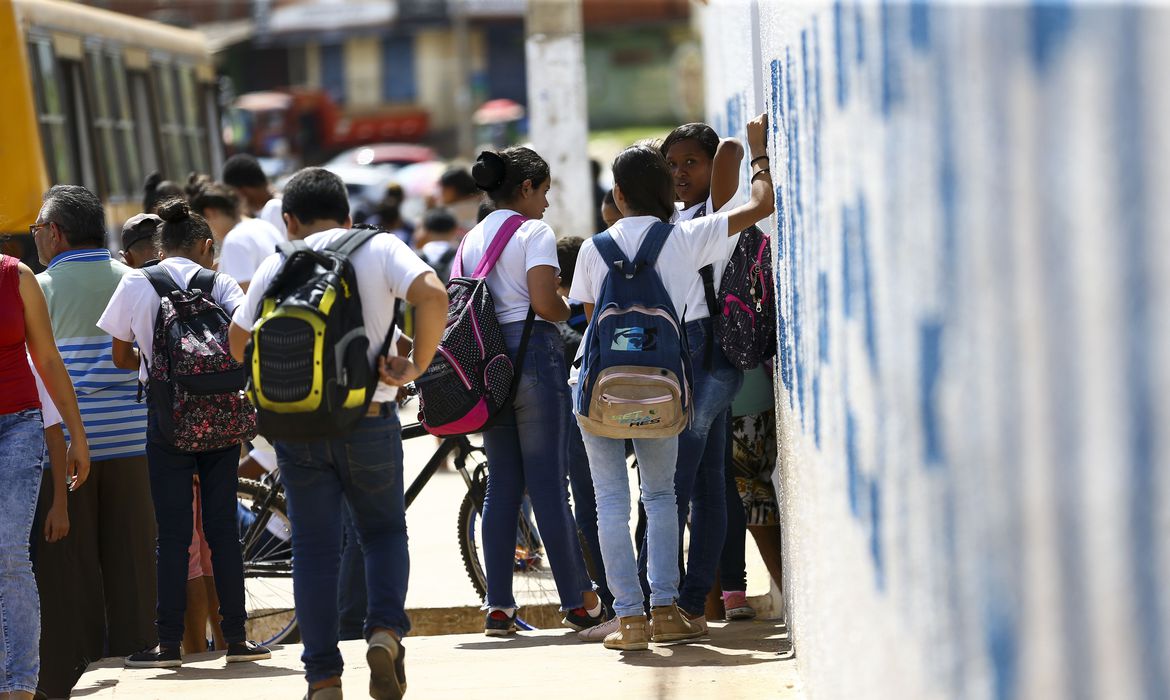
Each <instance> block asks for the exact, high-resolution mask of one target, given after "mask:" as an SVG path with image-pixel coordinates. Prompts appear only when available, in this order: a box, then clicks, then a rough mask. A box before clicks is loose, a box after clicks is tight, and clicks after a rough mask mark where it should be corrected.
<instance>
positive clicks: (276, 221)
mask: <svg viewBox="0 0 1170 700" xmlns="http://www.w3.org/2000/svg"><path fill="white" fill-rule="evenodd" d="M283 210H284V204H283V202H282V201H281V199H280V197H273V198H272V199H270V200H268V201H267V202H265V203H264V206H263V207H261V208H260V211H259V213H257V214H256V218H257V219H260V220H261V221H267V222H268V223H270V224H272V227H273V228H275V229H276V230H277V231H279V232H280V235H281V236H283V237H284V238H285V239H286V240H287V239H288V229H287V228H286V227H285V225H284V216H282V214H283V213H284V211H283Z"/></svg>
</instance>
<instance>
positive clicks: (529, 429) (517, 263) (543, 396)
mask: <svg viewBox="0 0 1170 700" xmlns="http://www.w3.org/2000/svg"><path fill="white" fill-rule="evenodd" d="M471 175H472V177H473V178H474V180H475V184H476V187H478V188H479V189H481V190H483V191H484V192H485V193H487V195H488V197H489V198H490V199H491V201H492V204H493V206H494V207H495V210H494V211H492V212H491V213H490V214H488V215H487V216H486V217H484V219H483V220H482V221H481V222H480V223H479V224H477V225H476V226H475V227H474V228H472V229H471V231H469V232H468V233H467V235H466V236H465V237H464V239H463V243H462V244H461V246H460V251H459V254H460V255H461V258H460V260H461V262H462V266H463V269H464V270H468V271H470V270H474V269H475V267H476V265H477V264H478V263H479V261H480V259H481V258H483V256H484V254H485V253H486V251H487V250H488V247H489V246H490V245H491V244H492V242H493V241H494V240H495V239H496V237H497V236H501V235H502V236H510V238H509V239H508V242H507V244H506V245H505V246H504V248H503V252H502V253H501V254H500V257H499V259H498V260H497V262H496V264H495V266H494V267H493V268H492V269H491V271H490V272H489V273H488V275H487V285H488V289H489V290H491V293H492V298H493V300H494V301H495V306H496V315H497V317H498V318H499V321H500V326H501V328H502V329H503V333H504V341H505V343H506V344H507V346H508V350H509V351H510V352H511V353H512V356H513V358H514V362H516V363H518V364H519V363H523V367H522V368H521V371H520V374H519V376H518V377H517V378H516V385H515V396H514V398H513V400H512V405H511V406H508V407H506V408H505V409H504V410H503V411H501V412H500V414H499V416H498V419H497V420H496V422H495V423H494V425H493V426H492V427H491V428H490V429H488V430H487V431H485V432H484V448H485V449H486V450H487V454H488V459H489V460H490V461H491V464H492V469H491V471H490V472H489V473H488V485H487V494H486V496H485V498H484V507H483V539H484V564H485V568H486V570H487V571H486V574H487V600H485V601H484V609H485V610H486V611H487V616H486V619H485V622H484V633H485V634H487V635H489V636H504V635H507V634H511V633H512V632H515V631H516V622H515V615H516V607H517V606H516V599H515V597H514V596H513V594H512V572H513V569H514V568H515V557H516V520H517V518H518V517H519V514H520V504H521V501H522V499H523V497H524V492H525V490H527V492H528V495H529V498H530V499H531V500H532V508H533V511H534V513H535V515H536V524H537V527H538V528H539V529H540V536H541V539H542V540H543V541H544V545H545V549H546V552H547V555H548V558H549V562H550V564H551V566H552V571H553V578H554V579H555V581H556V585H557V591H558V592H559V594H560V598H561V609H562V610H563V611H564V612H565V618H564V620H563V622H564V623H565V624H566V625H568V626H570V627H572V628H574V629H577V630H581V629H585V628H588V627H592V626H595V625H597V624H599V623H600V622H602V614H603V613H602V606H601V601H600V599H599V598H598V597H597V594H596V593H594V591H593V586H592V584H591V583H590V581H589V578H588V575H587V574H586V570H585V561H584V559H583V557H582V555H581V545H580V542H579V541H578V538H577V529H576V526H575V525H574V521H573V516H572V512H571V511H570V510H569V491H568V467H567V448H568V432H567V428H568V425H567V422H566V420H565V417H566V415H568V414H569V412H570V411H571V407H570V405H569V390H568V385H567V383H566V381H567V378H568V371H567V368H566V366H565V358H564V347H563V341H562V340H561V336H560V333H559V332H558V330H557V328H556V326H554V325H553V324H554V323H556V322H558V321H564V320H567V319H568V318H569V307H568V305H567V304H566V303H565V300H564V299H563V298H562V297H561V296H560V295H559V294H557V283H558V277H557V273H558V272H559V271H560V268H559V266H558V264H557V245H556V234H554V233H553V230H552V229H551V228H550V227H549V226H548V224H546V223H544V222H543V221H541V219H542V218H543V217H544V212H545V210H546V209H547V208H548V190H549V186H550V184H551V183H550V174H549V168H548V163H546V162H545V161H544V159H543V158H541V157H540V155H538V154H537V153H536V152H535V151H533V150H532V149H529V148H523V147H513V148H508V149H506V150H504V151H500V152H498V153H497V152H495V151H484V152H483V153H481V154H480V155H479V158H478V159H477V160H476V162H475V165H474V167H472V169H471ZM517 224H518V226H517ZM510 231H511V233H510ZM526 330H527V331H528V333H527V334H526ZM526 335H527V343H526V344H525V343H524V342H523V341H524V339H525V336H526ZM522 345H523V353H522V354H523V356H522V357H521V350H522Z"/></svg>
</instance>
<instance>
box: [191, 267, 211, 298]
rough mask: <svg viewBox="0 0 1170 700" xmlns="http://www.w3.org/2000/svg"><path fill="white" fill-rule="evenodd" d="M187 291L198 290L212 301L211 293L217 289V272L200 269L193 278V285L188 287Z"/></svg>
mask: <svg viewBox="0 0 1170 700" xmlns="http://www.w3.org/2000/svg"><path fill="white" fill-rule="evenodd" d="M187 289H198V290H199V291H201V292H203V294H204V295H205V296H206V297H207V298H208V299H210V298H211V291H212V290H213V289H215V271H214V270H208V269H207V268H206V267H201V268H199V271H198V272H196V273H195V275H194V276H193V277H192V278H191V283H190V284H188V285H187Z"/></svg>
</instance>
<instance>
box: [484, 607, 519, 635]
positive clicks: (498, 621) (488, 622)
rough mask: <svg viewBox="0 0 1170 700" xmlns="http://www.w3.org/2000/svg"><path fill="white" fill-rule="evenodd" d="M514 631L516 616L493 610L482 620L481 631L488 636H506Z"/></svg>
mask: <svg viewBox="0 0 1170 700" xmlns="http://www.w3.org/2000/svg"><path fill="white" fill-rule="evenodd" d="M515 631H516V616H515V615H509V614H508V613H506V612H504V611H503V610H493V611H491V612H489V613H488V614H487V617H486V618H484V621H483V633H484V634H486V635H487V636H489V637H507V636H508V635H509V634H512V633H513V632H515Z"/></svg>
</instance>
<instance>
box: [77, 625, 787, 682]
mask: <svg viewBox="0 0 1170 700" xmlns="http://www.w3.org/2000/svg"><path fill="white" fill-rule="evenodd" d="M404 646H405V647H406V649H407V656H406V677H407V683H408V692H407V697H408V698H419V699H431V698H438V699H444V698H450V699H451V700H456V699H457V700H466V698H469V697H473V698H476V700H496V699H500V700H503V699H505V698H507V699H508V700H512V698H516V697H524V696H540V695H546V694H549V695H553V696H555V697H556V698H557V700H573V699H575V698H583V699H584V698H589V699H590V700H593V699H595V698H598V697H601V696H605V695H608V694H610V693H609V692H607V688H606V686H609V688H611V689H612V690H616V691H618V692H619V693H620V694H621V696H622V697H626V698H636V699H637V700H643V699H649V698H656V699H659V698H661V699H666V698H687V700H702V699H704V698H712V699H716V698H718V699H719V700H732V699H735V698H782V699H784V700H803V697H804V694H803V692H802V690H801V687H800V683H799V680H798V678H797V673H796V662H795V660H793V659H792V658H791V655H790V654H788V653H787V649H788V645H787V632H786V630H785V629H784V628H783V627H782V626H780V624H779V623H778V622H774V621H752V622H736V623H730V624H726V623H718V624H712V625H711V635H710V637H709V638H707V639H704V640H703V641H701V642H698V643H695V644H674V645H652V646H651V650H650V651H644V652H624V653H622V652H616V651H611V650H609V649H605V648H604V647H602V646H601V645H600V644H585V643H582V642H579V641H578V640H577V638H576V635H575V634H573V633H572V632H571V631H569V630H565V629H558V630H543V631H540V632H527V633H521V634H519V635H517V636H515V637H512V638H508V639H492V638H488V637H485V636H483V635H482V634H474V635H472V634H464V635H446V636H439V637H408V638H407V639H406V642H405V645H404ZM341 651H342V654H343V655H344V657H345V660H346V667H345V676H344V679H345V685H344V688H345V691H346V693H347V697H350V698H364V697H367V694H366V686H367V684H368V682H369V669H368V668H367V667H366V661H365V644H364V643H363V642H360V641H358V642H343V643H342V645H341ZM300 654H301V647H300V646H288V647H283V648H281V649H279V650H277V651H275V652H274V653H273V657H272V659H270V660H268V661H263V662H259V663H253V664H233V665H232V666H230V667H228V666H226V665H225V664H224V660H223V653H222V652H220V653H214V654H198V655H194V656H190V657H188V658H187V661H186V665H185V666H184V667H183V668H181V669H177V670H171V669H159V670H128V669H123V668H122V660H121V659H109V660H106V661H102V662H100V663H97V664H94V665H92V666H90V669H89V671H88V672H87V673H86V674H85V675H84V676H82V678H81V681H80V682H79V683H78V685H77V688H76V689H75V690H74V692H73V697H75V698H90V699H92V700H109V699H112V698H133V699H134V700H148V699H153V698H167V700H182V699H185V698H192V699H195V698H199V699H202V698H209V697H215V696H219V697H225V698H228V697H230V698H233V700H252V699H257V700H259V699H267V698H281V699H287V700H292V699H293V698H300V697H303V695H304V692H305V685H304V680H303V678H302V667H301V663H300Z"/></svg>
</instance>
